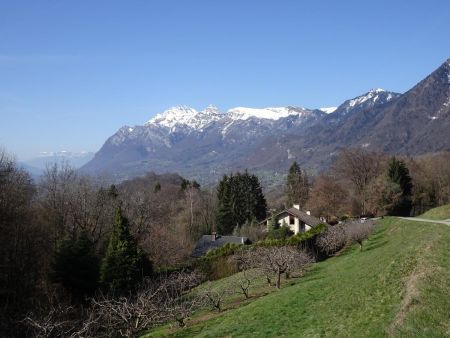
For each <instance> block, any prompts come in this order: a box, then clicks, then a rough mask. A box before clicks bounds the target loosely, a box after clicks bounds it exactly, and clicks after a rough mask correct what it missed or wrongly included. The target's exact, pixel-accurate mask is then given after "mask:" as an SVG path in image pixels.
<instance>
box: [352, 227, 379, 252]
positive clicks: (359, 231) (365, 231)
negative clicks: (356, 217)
mask: <svg viewBox="0 0 450 338" xmlns="http://www.w3.org/2000/svg"><path fill="white" fill-rule="evenodd" d="M374 228H375V224H374V223H373V222H371V221H366V222H364V223H359V222H352V223H350V224H348V225H347V226H346V233H347V236H348V238H349V239H351V240H352V241H353V242H356V243H358V244H359V248H360V250H361V251H362V249H363V241H364V240H365V239H367V238H368V237H369V236H370V234H372V232H373V230H374Z"/></svg>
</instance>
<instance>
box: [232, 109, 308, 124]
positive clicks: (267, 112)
mask: <svg viewBox="0 0 450 338" xmlns="http://www.w3.org/2000/svg"><path fill="white" fill-rule="evenodd" d="M302 110H304V109H303V108H298V109H292V108H290V107H269V108H260V109H258V108H247V107H236V108H233V109H230V110H228V112H227V116H228V117H229V118H230V119H232V120H248V119H249V118H251V117H254V118H258V119H266V120H275V121H277V120H279V119H281V118H284V117H288V116H290V115H301V111H302Z"/></svg>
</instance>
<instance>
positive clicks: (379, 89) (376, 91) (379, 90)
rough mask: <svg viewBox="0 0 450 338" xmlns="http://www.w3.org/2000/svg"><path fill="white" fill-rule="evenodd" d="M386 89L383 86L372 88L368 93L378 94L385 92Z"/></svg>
mask: <svg viewBox="0 0 450 338" xmlns="http://www.w3.org/2000/svg"><path fill="white" fill-rule="evenodd" d="M385 91H386V90H384V89H383V88H372V89H371V90H369V92H368V93H374V94H378V93H383V92H385Z"/></svg>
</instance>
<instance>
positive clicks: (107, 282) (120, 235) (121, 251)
mask: <svg viewBox="0 0 450 338" xmlns="http://www.w3.org/2000/svg"><path fill="white" fill-rule="evenodd" d="M150 273H151V263H150V261H149V260H148V259H147V257H146V255H145V254H144V252H143V251H142V250H141V249H140V248H138V246H137V244H136V242H135V240H134V238H133V236H132V235H131V233H130V229H129V225H128V220H127V219H126V218H125V217H124V216H123V215H122V211H121V209H120V208H118V209H117V211H116V219H115V223H114V228H113V231H112V234H111V237H110V238H109V243H108V248H107V251H106V255H105V257H104V258H103V260H102V264H101V267H100V282H101V283H102V285H103V286H104V287H105V288H107V289H110V290H112V291H114V292H119V293H120V292H124V291H126V290H129V289H132V288H134V287H135V286H136V285H137V284H138V283H139V282H140V281H141V280H142V278H143V277H144V276H146V275H149V274H150Z"/></svg>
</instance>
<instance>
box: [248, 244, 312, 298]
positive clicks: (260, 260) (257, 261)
mask: <svg viewBox="0 0 450 338" xmlns="http://www.w3.org/2000/svg"><path fill="white" fill-rule="evenodd" d="M252 257H253V258H252V264H253V266H255V267H257V268H260V269H262V270H263V271H264V273H265V275H266V277H267V280H268V282H269V283H270V276H273V275H275V278H276V282H275V287H276V288H277V289H280V287H281V275H282V274H283V273H286V272H287V273H289V272H291V271H294V270H296V269H303V268H304V267H306V266H307V265H309V264H310V263H312V262H313V261H314V260H313V258H312V257H311V256H310V255H309V254H308V253H306V252H305V251H303V250H298V249H297V248H295V247H292V246H280V247H278V246H273V247H259V248H257V249H256V250H254V251H252Z"/></svg>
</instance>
